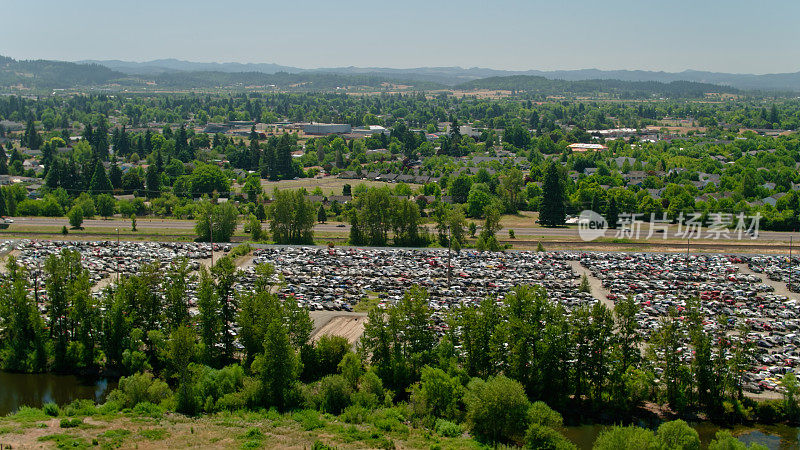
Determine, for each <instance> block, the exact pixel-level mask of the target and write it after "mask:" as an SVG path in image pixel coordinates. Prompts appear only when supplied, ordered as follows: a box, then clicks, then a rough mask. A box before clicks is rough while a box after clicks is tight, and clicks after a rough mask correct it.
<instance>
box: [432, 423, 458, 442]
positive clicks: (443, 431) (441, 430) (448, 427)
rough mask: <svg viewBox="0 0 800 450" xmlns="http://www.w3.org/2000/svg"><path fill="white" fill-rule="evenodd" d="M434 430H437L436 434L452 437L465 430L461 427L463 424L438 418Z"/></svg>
mask: <svg viewBox="0 0 800 450" xmlns="http://www.w3.org/2000/svg"><path fill="white" fill-rule="evenodd" d="M434 431H436V434H438V435H439V436H443V437H451V438H452V437H458V436H461V434H462V433H464V430H462V429H461V425H459V424H457V423H453V422H450V421H449V420H444V419H438V420H437V421H436V426H435V427H434Z"/></svg>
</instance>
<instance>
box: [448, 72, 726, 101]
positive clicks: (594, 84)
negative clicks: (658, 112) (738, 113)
mask: <svg viewBox="0 0 800 450" xmlns="http://www.w3.org/2000/svg"><path fill="white" fill-rule="evenodd" d="M455 87H456V88H457V89H463V90H474V89H489V90H508V91H524V92H526V93H529V94H545V95H552V94H553V93H563V94H573V95H587V94H595V93H607V94H612V95H614V96H615V97H618V98H648V97H669V98H698V97H703V96H704V95H705V94H706V93H708V92H717V93H731V94H733V93H738V92H739V90H738V89H736V88H732V87H730V86H720V85H715V84H707V83H695V82H692V81H673V82H670V83H661V82H658V81H621V80H581V81H567V80H551V79H548V78H545V77H541V76H532V75H512V76H508V77H489V78H482V79H480V80H474V81H468V82H466V83H462V84H459V85H457V86H455Z"/></svg>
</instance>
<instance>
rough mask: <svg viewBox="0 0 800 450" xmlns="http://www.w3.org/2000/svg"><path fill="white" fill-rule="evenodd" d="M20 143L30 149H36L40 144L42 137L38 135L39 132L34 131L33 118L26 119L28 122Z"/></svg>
mask: <svg viewBox="0 0 800 450" xmlns="http://www.w3.org/2000/svg"><path fill="white" fill-rule="evenodd" d="M20 143H21V144H22V145H23V146H25V147H28V148H29V149H31V150H38V149H39V147H40V146H41V145H42V137H41V136H39V132H38V131H36V125H34V123H33V118H30V119H28V123H27V124H26V125H25V131H24V132H23V133H22V138H21V139H20Z"/></svg>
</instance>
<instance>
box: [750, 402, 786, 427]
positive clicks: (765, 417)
mask: <svg viewBox="0 0 800 450" xmlns="http://www.w3.org/2000/svg"><path fill="white" fill-rule="evenodd" d="M755 414H756V420H758V421H759V422H761V423H775V422H778V421H780V420H783V417H784V403H783V401H781V400H764V401H763V402H759V403H758V405H756V410H755Z"/></svg>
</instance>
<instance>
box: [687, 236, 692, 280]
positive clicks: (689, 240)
mask: <svg viewBox="0 0 800 450" xmlns="http://www.w3.org/2000/svg"><path fill="white" fill-rule="evenodd" d="M691 241H692V240H691V238H689V239H686V274H687V275H688V274H689V243H690V242H691Z"/></svg>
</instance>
